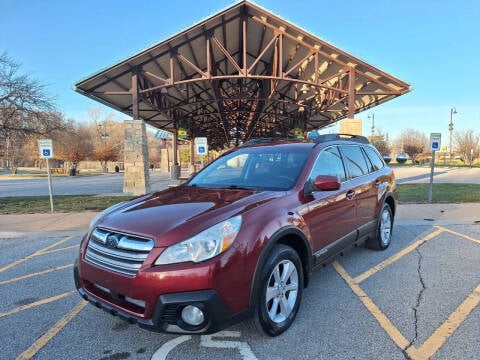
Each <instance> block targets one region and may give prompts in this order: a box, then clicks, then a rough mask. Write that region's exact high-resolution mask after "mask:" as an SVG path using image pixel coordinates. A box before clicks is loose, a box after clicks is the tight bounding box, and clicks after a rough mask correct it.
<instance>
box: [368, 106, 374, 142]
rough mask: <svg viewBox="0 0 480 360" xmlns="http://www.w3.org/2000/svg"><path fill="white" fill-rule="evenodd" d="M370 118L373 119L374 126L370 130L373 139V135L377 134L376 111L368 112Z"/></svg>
mask: <svg viewBox="0 0 480 360" xmlns="http://www.w3.org/2000/svg"><path fill="white" fill-rule="evenodd" d="M368 118H369V119H372V127H371V128H370V130H371V131H372V139H373V136H374V135H375V113H373V112H372V113H370V114H368Z"/></svg>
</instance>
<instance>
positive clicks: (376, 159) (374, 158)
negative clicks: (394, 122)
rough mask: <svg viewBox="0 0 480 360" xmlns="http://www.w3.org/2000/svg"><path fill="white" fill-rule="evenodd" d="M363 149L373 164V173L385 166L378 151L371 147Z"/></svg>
mask: <svg viewBox="0 0 480 360" xmlns="http://www.w3.org/2000/svg"><path fill="white" fill-rule="evenodd" d="M363 149H364V150H365V153H366V154H367V157H368V158H369V159H370V162H371V164H372V166H371V171H377V170H379V169H381V168H383V167H384V166H385V163H384V162H383V160H382V157H381V156H380V154H379V153H378V152H377V151H375V150H374V149H372V148H371V147H369V146H365V147H364V148H363Z"/></svg>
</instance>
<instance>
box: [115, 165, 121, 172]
mask: <svg viewBox="0 0 480 360" xmlns="http://www.w3.org/2000/svg"><path fill="white" fill-rule="evenodd" d="M119 171H120V168H119V167H118V165H115V172H116V173H118V172H119Z"/></svg>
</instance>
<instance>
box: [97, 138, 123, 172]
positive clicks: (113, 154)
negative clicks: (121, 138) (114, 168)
mask: <svg viewBox="0 0 480 360" xmlns="http://www.w3.org/2000/svg"><path fill="white" fill-rule="evenodd" d="M93 159H94V160H97V161H100V164H101V165H102V169H103V172H107V171H108V169H107V162H109V161H116V160H117V159H118V149H117V148H116V147H115V146H114V145H113V143H112V142H110V141H105V142H102V143H99V144H97V145H96V146H95V149H93Z"/></svg>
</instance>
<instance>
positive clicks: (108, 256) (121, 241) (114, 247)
mask: <svg viewBox="0 0 480 360" xmlns="http://www.w3.org/2000/svg"><path fill="white" fill-rule="evenodd" d="M154 244H155V243H154V241H153V240H152V239H147V238H144V237H140V236H136V235H131V234H125V233H121V232H118V231H112V230H108V229H103V228H96V229H94V230H93V232H92V235H91V236H90V241H89V242H88V246H87V251H86V254H85V260H86V261H88V262H90V263H91V264H94V265H96V266H99V267H101V268H103V269H107V270H109V271H113V272H117V273H120V274H123V275H127V276H135V275H136V274H137V272H138V270H139V269H140V267H141V266H142V264H143V262H144V261H145V259H146V258H147V256H148V254H149V253H150V251H151V250H152V249H153V246H154Z"/></svg>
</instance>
